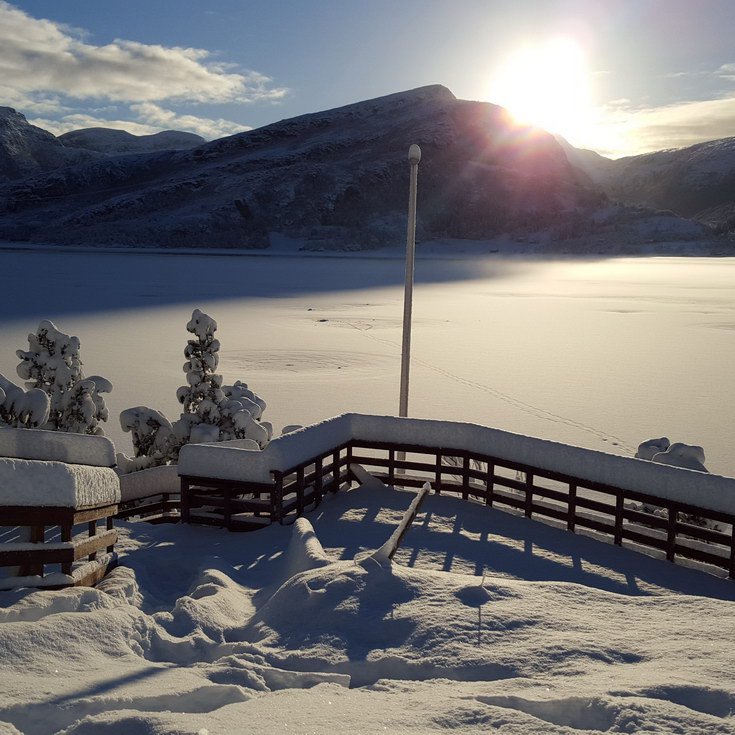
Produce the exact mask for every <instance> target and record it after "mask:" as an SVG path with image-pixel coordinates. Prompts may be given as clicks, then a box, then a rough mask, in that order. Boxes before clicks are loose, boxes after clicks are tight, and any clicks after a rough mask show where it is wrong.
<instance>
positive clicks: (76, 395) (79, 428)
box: [16, 320, 112, 434]
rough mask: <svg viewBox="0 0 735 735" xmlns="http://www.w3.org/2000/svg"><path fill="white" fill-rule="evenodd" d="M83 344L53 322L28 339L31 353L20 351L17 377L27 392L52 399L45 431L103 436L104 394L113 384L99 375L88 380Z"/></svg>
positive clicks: (105, 409) (44, 427) (106, 416)
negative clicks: (81, 345)
mask: <svg viewBox="0 0 735 735" xmlns="http://www.w3.org/2000/svg"><path fill="white" fill-rule="evenodd" d="M79 348H80V343H79V339H78V338H77V337H71V336H70V335H68V334H64V333H63V332H61V331H59V330H58V329H57V328H56V327H55V326H54V324H53V323H52V322H50V321H48V320H44V321H42V322H41V323H40V324H39V325H38V329H37V331H36V333H35V334H29V335H28V350H27V351H24V350H18V351H17V352H16V354H17V355H18V357H19V358H20V364H19V365H18V368H17V370H18V375H19V376H20V377H21V378H23V379H24V380H25V381H26V383H25V385H26V388H29V389H31V390H34V389H37V390H41V391H43V392H44V393H45V394H46V395H47V396H48V398H49V413H48V417H47V419H46V421H45V422H44V424H43V425H42V426H41V428H43V429H51V430H55V431H69V432H73V433H77V434H104V431H103V430H102V427H101V426H100V422H101V421H107V418H108V412H107V408H106V406H105V400H104V398H103V397H102V395H101V394H102V393H109V392H110V391H111V390H112V383H110V381H109V380H107V379H106V378H102V377H100V376H99V375H92V376H89V377H87V378H85V377H84V373H83V372H82V360H81V358H80V357H79Z"/></svg>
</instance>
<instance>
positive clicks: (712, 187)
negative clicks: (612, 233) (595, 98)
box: [568, 138, 735, 231]
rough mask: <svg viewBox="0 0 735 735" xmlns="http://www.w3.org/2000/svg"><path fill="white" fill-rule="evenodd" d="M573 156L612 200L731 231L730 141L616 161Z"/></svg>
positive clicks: (733, 167)
mask: <svg viewBox="0 0 735 735" xmlns="http://www.w3.org/2000/svg"><path fill="white" fill-rule="evenodd" d="M574 151H575V152H573V153H571V154H568V155H569V160H570V161H572V162H573V163H574V165H577V166H579V167H580V168H582V170H584V171H585V172H586V173H587V174H588V175H589V176H591V177H592V178H593V179H594V180H595V181H596V182H597V183H599V184H600V186H601V187H602V188H603V189H604V190H605V192H606V193H607V194H608V196H610V197H611V198H612V199H614V200H617V201H620V202H624V203H627V204H636V205H640V206H645V207H653V208H655V209H664V210H671V211H672V212H674V213H676V214H677V215H679V216H681V217H686V218H690V219H695V220H698V221H700V222H704V223H706V224H709V225H711V226H713V227H715V228H717V229H719V230H721V231H728V230H729V231H733V230H735V138H725V139H723V140H713V141H708V142H706V143H698V144H696V145H692V146H689V147H687V148H679V149H676V150H664V151H657V152H655V153H646V154H643V155H639V156H629V157H626V158H619V159H617V160H615V161H610V160H609V159H604V158H602V157H601V156H600V157H599V158H600V159H602V161H599V160H595V159H594V158H592V157H590V156H588V155H586V154H588V153H590V152H589V151H586V152H583V151H577V150H576V149H574ZM580 154H582V155H580ZM592 155H593V156H596V155H597V154H592Z"/></svg>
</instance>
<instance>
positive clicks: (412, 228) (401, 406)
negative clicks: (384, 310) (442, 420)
mask: <svg viewBox="0 0 735 735" xmlns="http://www.w3.org/2000/svg"><path fill="white" fill-rule="evenodd" d="M420 160H421V148H419V147H418V146H417V145H416V144H415V143H414V144H413V145H412V146H411V147H410V148H409V149H408V163H409V165H410V166H411V183H410V187H409V193H408V228H407V232H406V285H405V290H404V294H403V342H402V346H401V393H400V398H399V403H398V415H399V416H408V373H409V367H410V362H411V309H412V307H413V260H414V253H415V252H416V184H417V181H418V171H419V161H420Z"/></svg>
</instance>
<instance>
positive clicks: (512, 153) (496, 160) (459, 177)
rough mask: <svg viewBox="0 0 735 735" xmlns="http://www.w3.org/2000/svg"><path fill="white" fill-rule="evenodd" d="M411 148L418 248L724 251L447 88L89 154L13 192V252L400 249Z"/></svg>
mask: <svg viewBox="0 0 735 735" xmlns="http://www.w3.org/2000/svg"><path fill="white" fill-rule="evenodd" d="M110 132H112V131H106V132H105V134H104V136H102V137H104V138H105V140H107V141H109V140H110V139H111V137H110V136H108V135H107V133H110ZM92 137H93V138H99V137H100V136H98V135H94V136H92ZM125 139H126V140H127V138H125ZM87 140H89V137H88V138H87ZM411 143H418V144H419V145H420V146H421V149H422V159H421V163H420V167H419V187H418V197H419V201H418V206H419V217H418V230H417V239H418V240H419V241H421V240H424V241H425V240H437V239H447V240H451V239H467V240H488V239H492V238H495V237H499V236H502V237H504V238H506V240H508V239H509V240H510V241H511V242H517V243H518V244H519V249H528V248H532V247H536V246H538V247H539V248H542V249H543V248H548V249H551V250H559V249H562V250H570V251H573V252H585V251H586V249H587V250H589V249H592V251H593V252H616V251H618V252H619V251H624V252H639V251H640V249H641V248H644V247H645V248H649V247H650V245H651V243H657V242H664V243H670V242H675V243H680V242H695V243H698V242H703V243H704V242H709V241H711V238H712V233H711V232H710V230H709V229H708V228H707V227H705V226H703V225H701V224H698V223H693V222H690V221H687V220H682V219H681V218H678V217H675V216H674V215H667V214H660V213H659V214H654V213H651V212H650V211H649V210H645V209H641V208H640V207H632V208H631V207H628V208H626V207H619V206H611V204H610V202H609V200H608V198H607V196H606V195H605V193H604V192H603V190H602V189H601V187H600V186H599V185H598V184H597V183H595V180H594V179H596V177H595V176H593V175H592V174H589V173H585V172H584V171H583V170H582V167H581V166H579V165H577V164H575V165H573V164H572V163H570V153H569V152H565V149H564V148H563V147H562V145H560V143H559V142H558V141H557V140H556V139H555V138H554V137H553V136H551V135H550V134H548V133H546V132H544V131H542V130H538V129H534V128H527V127H519V126H518V125H517V124H515V123H514V122H513V120H512V118H511V117H510V116H509V115H508V114H507V112H506V111H505V110H504V109H503V108H501V107H498V106H496V105H492V104H489V103H485V102H471V101H466V100H458V99H457V98H456V97H455V96H454V95H453V94H452V93H451V92H450V91H449V90H448V89H446V88H445V87H442V86H438V85H434V86H428V87H421V88H419V89H414V90H409V91H406V92H401V93H397V94H392V95H388V96H385V97H380V98H377V99H373V100H367V101H364V102H358V103H355V104H352V105H347V106H345V107H340V108H337V109H334V110H327V111H324V112H316V113H312V114H309V115H303V116H300V117H296V118H292V119H289V120H282V121H280V122H277V123H274V124H272V125H267V126H265V127H262V128H259V129H257V130H252V131H248V132H244V133H239V134H237V135H233V136H230V137H227V138H222V139H219V140H215V141H212V142H209V143H203V144H201V145H198V146H196V147H194V148H189V149H186V150H170V149H169V150H164V151H149V152H138V153H127V154H126V155H103V154H101V153H99V152H93V151H89V150H87V153H89V154H93V155H96V156H97V158H95V159H94V160H90V161H87V162H82V163H79V164H76V165H71V166H65V167H63V168H58V169H56V170H54V171H53V172H50V173H42V172H41V173H38V174H37V175H35V176H30V177H26V178H25V179H23V180H21V181H17V182H14V183H9V184H5V185H4V186H0V238H3V239H7V240H26V241H31V242H33V241H39V242H55V243H61V244H87V245H144V246H157V247H175V246H203V247H254V248H262V247H268V246H269V243H270V241H271V240H272V239H273V238H274V237H276V236H277V237H278V238H281V237H282V236H285V237H287V238H294V239H298V240H302V241H304V242H305V247H307V248H310V249H325V248H333V249H336V248H347V249H354V248H372V247H381V246H384V245H394V244H399V243H401V242H403V241H404V239H405V231H406V205H407V195H408V174H409V166H408V161H407V152H408V147H409V145H410V144H411ZM87 144H88V145H89V143H87ZM75 150H79V149H75ZM572 155H573V153H572ZM580 155H582V156H583V157H585V155H586V154H584V152H582V153H581V154H580ZM591 155H592V156H596V154H591ZM586 158H588V159H589V158H590V156H586ZM599 158H601V157H599ZM605 160H606V159H602V161H603V164H602V165H603V166H605V165H606V164H605V163H604V161H605ZM677 247H678V246H677Z"/></svg>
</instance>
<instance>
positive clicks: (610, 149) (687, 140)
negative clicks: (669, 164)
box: [594, 95, 735, 157]
mask: <svg viewBox="0 0 735 735" xmlns="http://www.w3.org/2000/svg"><path fill="white" fill-rule="evenodd" d="M603 126H604V129H605V133H604V137H605V139H606V140H605V141H603V140H602V139H601V140H600V143H599V144H598V145H595V146H594V147H595V148H596V150H599V151H600V152H601V153H606V154H607V155H613V156H616V157H617V156H623V155H633V154H638V153H647V152H650V151H656V150H662V149H664V148H683V147H685V146H689V145H694V144H695V143H701V142H703V141H706V140H716V139H718V138H727V137H730V136H732V135H733V133H735V96H732V95H731V96H727V97H723V98H720V99H711V100H698V101H692V102H681V103H677V104H673V105H664V106H661V107H656V108H648V109H631V108H630V107H628V106H615V107H609V108H608V109H607V110H606V111H605V116H604V123H603Z"/></svg>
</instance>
